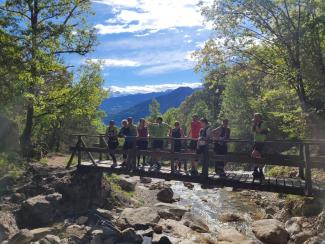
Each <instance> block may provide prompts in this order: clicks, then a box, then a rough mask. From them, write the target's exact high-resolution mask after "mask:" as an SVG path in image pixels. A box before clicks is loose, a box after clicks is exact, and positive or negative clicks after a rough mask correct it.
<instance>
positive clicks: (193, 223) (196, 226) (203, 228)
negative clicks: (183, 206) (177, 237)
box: [182, 212, 209, 233]
mask: <svg viewBox="0 0 325 244" xmlns="http://www.w3.org/2000/svg"><path fill="white" fill-rule="evenodd" d="M182 221H183V223H184V225H185V226H187V227H189V228H191V229H192V230H194V231H196V232H200V233H207V232H209V227H208V226H207V224H206V223H205V222H204V220H202V219H201V218H200V217H199V216H196V215H194V214H192V213H190V212H187V213H185V214H184V216H183V218H182Z"/></svg>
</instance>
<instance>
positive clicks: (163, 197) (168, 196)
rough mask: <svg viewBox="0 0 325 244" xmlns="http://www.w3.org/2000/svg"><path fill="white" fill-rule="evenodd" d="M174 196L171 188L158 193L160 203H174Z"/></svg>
mask: <svg viewBox="0 0 325 244" xmlns="http://www.w3.org/2000/svg"><path fill="white" fill-rule="evenodd" d="M173 196H174V192H173V190H172V188H170V187H166V188H164V189H162V190H160V191H159V192H158V193H157V199H158V201H161V202H165V203H172V202H173Z"/></svg>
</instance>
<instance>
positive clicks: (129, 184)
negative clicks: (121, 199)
mask: <svg viewBox="0 0 325 244" xmlns="http://www.w3.org/2000/svg"><path fill="white" fill-rule="evenodd" d="M116 183H117V184H118V185H119V186H120V187H121V188H122V190H124V191H134V190H135V186H136V185H137V181H136V180H135V179H133V178H120V179H117V180H116Z"/></svg>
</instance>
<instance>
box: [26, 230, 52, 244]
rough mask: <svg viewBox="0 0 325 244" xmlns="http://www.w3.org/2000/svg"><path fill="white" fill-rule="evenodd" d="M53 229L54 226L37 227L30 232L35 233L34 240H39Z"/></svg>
mask: <svg viewBox="0 0 325 244" xmlns="http://www.w3.org/2000/svg"><path fill="white" fill-rule="evenodd" d="M52 231H53V229H52V228H49V227H44V228H37V229H33V230H31V231H30V232H31V233H32V234H33V235H34V238H33V241H38V240H40V239H42V238H43V237H45V236H46V235H48V234H50V233H51V232H52Z"/></svg>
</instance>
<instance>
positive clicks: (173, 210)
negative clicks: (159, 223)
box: [154, 203, 190, 220]
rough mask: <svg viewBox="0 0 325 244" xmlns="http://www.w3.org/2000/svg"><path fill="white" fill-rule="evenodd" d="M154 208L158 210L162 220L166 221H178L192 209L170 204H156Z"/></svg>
mask: <svg viewBox="0 0 325 244" xmlns="http://www.w3.org/2000/svg"><path fill="white" fill-rule="evenodd" d="M154 207H156V208H158V209H159V210H158V213H159V216H161V218H164V219H170V218H171V219H176V220H179V219H180V218H182V217H183V215H184V214H185V213H186V212H189V211H190V209H189V208H186V207H183V206H180V205H175V204H169V203H156V204H155V205H154Z"/></svg>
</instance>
